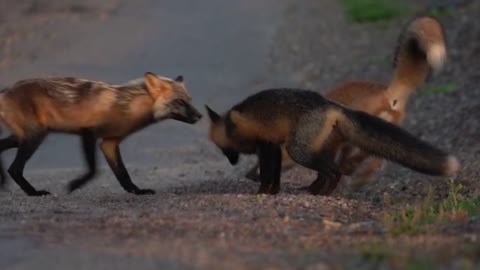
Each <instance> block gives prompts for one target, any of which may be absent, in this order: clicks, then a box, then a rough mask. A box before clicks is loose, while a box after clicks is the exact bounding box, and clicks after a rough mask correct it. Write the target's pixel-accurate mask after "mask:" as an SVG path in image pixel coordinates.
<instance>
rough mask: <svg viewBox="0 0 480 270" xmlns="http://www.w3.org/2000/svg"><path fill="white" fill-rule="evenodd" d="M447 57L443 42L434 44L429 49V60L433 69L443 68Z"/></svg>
mask: <svg viewBox="0 0 480 270" xmlns="http://www.w3.org/2000/svg"><path fill="white" fill-rule="evenodd" d="M446 59H447V50H446V48H445V46H444V45H443V44H434V45H432V46H431V47H430V48H429V49H428V52H427V60H428V63H429V64H430V66H431V67H432V68H433V69H435V70H439V69H441V68H442V67H443V65H444V64H445V60H446Z"/></svg>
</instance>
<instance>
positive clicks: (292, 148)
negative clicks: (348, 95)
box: [286, 115, 342, 195]
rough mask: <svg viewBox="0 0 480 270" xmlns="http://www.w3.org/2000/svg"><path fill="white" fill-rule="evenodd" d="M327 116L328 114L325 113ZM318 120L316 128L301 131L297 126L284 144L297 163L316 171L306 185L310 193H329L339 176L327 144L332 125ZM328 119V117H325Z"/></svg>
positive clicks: (338, 170) (300, 124) (305, 124)
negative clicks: (308, 184)
mask: <svg viewBox="0 0 480 270" xmlns="http://www.w3.org/2000/svg"><path fill="white" fill-rule="evenodd" d="M327 116H328V115H327ZM317 120H318V122H319V126H318V127H317V129H318V130H315V129H313V130H308V131H309V132H303V131H304V129H303V128H297V129H296V130H297V131H298V132H295V133H293V134H292V136H291V137H290V140H289V142H288V143H287V145H286V149H287V151H288V154H289V156H290V157H291V158H292V159H293V160H294V161H295V162H297V163H298V164H300V165H302V166H305V167H307V168H309V169H312V170H315V171H317V172H318V176H317V179H316V180H315V181H314V182H313V183H312V184H311V185H310V186H309V187H308V190H309V191H310V193H312V194H319V195H330V194H331V193H332V192H333V191H334V190H335V188H336V187H337V184H338V181H340V178H341V176H342V175H341V172H340V168H339V166H338V165H337V164H335V160H334V159H335V155H333V154H332V152H331V150H330V149H329V146H328V139H329V137H330V135H331V131H332V130H333V128H334V126H330V124H329V123H328V122H329V121H324V122H326V123H327V125H325V124H323V123H321V120H322V119H317ZM325 120H328V117H327V118H326V119H325ZM298 125H299V126H300V127H302V126H307V125H308V126H311V125H310V123H299V124H298Z"/></svg>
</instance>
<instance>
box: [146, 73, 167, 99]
mask: <svg viewBox="0 0 480 270" xmlns="http://www.w3.org/2000/svg"><path fill="white" fill-rule="evenodd" d="M144 79H145V85H146V86H147V90H148V92H149V93H150V95H151V96H152V97H154V98H156V97H157V96H158V95H164V94H166V93H165V92H167V91H168V90H169V89H171V86H170V85H169V84H168V82H166V81H164V80H162V79H160V78H159V77H158V76H157V75H155V74H153V73H152V72H146V73H145V76H144Z"/></svg>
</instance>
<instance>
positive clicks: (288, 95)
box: [230, 89, 332, 143]
mask: <svg viewBox="0 0 480 270" xmlns="http://www.w3.org/2000/svg"><path fill="white" fill-rule="evenodd" d="M329 106H332V103H331V102H330V101H329V100H327V99H326V98H324V97H323V96H321V95H320V94H318V93H316V92H313V91H306V90H294V89H271V90H264V91H262V92H259V93H257V94H254V95H252V96H250V97H248V98H247V99H245V100H244V101H243V102H241V103H239V104H237V105H236V106H234V107H233V108H232V110H231V112H230V118H231V120H232V122H233V124H234V126H235V130H236V131H237V132H238V133H237V134H240V135H241V136H242V137H246V138H248V139H252V140H257V139H262V140H266V141H270V142H276V143H283V142H284V141H285V140H286V138H287V137H288V135H289V134H290V132H291V130H292V129H293V128H294V126H295V125H296V124H297V123H298V121H299V119H300V118H301V117H302V116H304V115H306V114H308V113H310V112H312V111H319V110H320V111H321V110H326V109H327V107H329Z"/></svg>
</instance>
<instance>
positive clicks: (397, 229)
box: [384, 180, 480, 236]
mask: <svg viewBox="0 0 480 270" xmlns="http://www.w3.org/2000/svg"><path fill="white" fill-rule="evenodd" d="M449 185H450V190H449V193H448V198H447V199H445V200H442V201H441V202H439V203H433V202H432V201H433V200H432V198H433V192H432V189H431V188H430V189H429V193H428V195H427V198H426V199H425V201H424V202H422V203H421V204H419V205H415V206H411V205H408V204H407V205H406V206H405V207H403V208H402V209H401V210H400V211H399V212H398V213H396V214H393V215H389V214H386V215H385V216H384V221H385V224H386V225H387V228H388V229H389V232H390V233H391V234H393V235H396V236H397V235H416V234H419V233H424V232H427V231H429V232H432V231H435V230H436V229H439V228H441V225H445V224H451V223H457V224H465V223H467V222H468V221H469V219H470V217H473V216H475V217H477V216H478V215H479V214H480V197H477V198H466V197H464V196H463V195H462V194H461V191H462V189H463V185H462V184H455V182H454V181H453V180H451V181H450V182H449Z"/></svg>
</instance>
